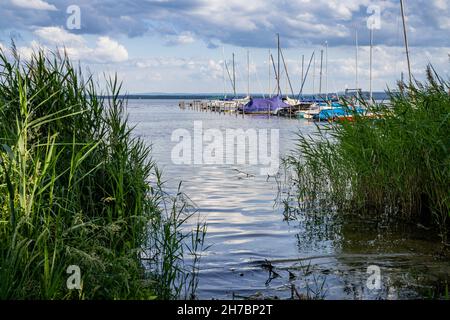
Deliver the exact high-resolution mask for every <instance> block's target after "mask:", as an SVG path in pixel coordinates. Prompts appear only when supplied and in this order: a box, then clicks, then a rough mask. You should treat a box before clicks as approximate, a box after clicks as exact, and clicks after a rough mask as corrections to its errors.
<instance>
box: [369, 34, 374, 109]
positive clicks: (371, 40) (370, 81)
mask: <svg viewBox="0 0 450 320" xmlns="http://www.w3.org/2000/svg"><path fill="white" fill-rule="evenodd" d="M369 63H370V72H369V74H370V79H369V90H370V101H372V100H373V89H372V68H373V26H371V28H370V62H369Z"/></svg>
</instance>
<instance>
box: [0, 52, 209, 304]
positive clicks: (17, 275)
mask: <svg viewBox="0 0 450 320" xmlns="http://www.w3.org/2000/svg"><path fill="white" fill-rule="evenodd" d="M120 87H121V85H120V84H118V82H117V80H116V79H112V80H110V81H109V82H108V92H107V94H106V95H104V96H102V95H100V94H98V92H97V89H96V85H95V83H94V82H93V80H92V78H91V77H89V78H87V79H84V78H83V75H82V73H81V71H80V70H77V69H76V68H75V67H74V66H73V65H72V64H71V62H70V61H69V60H68V58H67V57H66V56H65V55H60V54H53V53H49V52H44V51H38V52H36V53H34V54H33V56H32V57H31V59H29V60H28V61H22V60H21V59H20V57H19V56H18V54H17V52H16V50H15V49H14V46H13V49H12V50H11V52H3V51H0V299H155V298H161V299H168V298H176V297H178V295H179V292H180V290H179V287H180V286H181V285H182V283H183V281H181V280H180V279H185V278H186V274H185V269H184V267H183V239H184V238H185V237H186V236H188V235H189V234H187V233H182V232H181V227H182V224H183V222H184V221H185V219H186V218H185V215H186V214H187V211H188V208H187V206H186V203H185V202H184V201H183V199H181V198H180V194H181V193H180V194H178V195H175V196H174V197H169V196H168V195H167V194H165V193H164V190H163V187H162V183H161V180H160V173H159V172H158V170H157V168H156V166H155V163H154V162H153V161H152V160H151V158H150V149H149V147H147V146H146V145H145V144H144V143H143V142H142V141H141V140H140V139H138V138H135V137H134V136H133V135H132V130H131V129H130V127H129V125H128V122H127V117H126V110H125V108H126V101H125V100H123V99H120V98H119V93H120ZM162 202H164V203H167V202H171V203H173V206H170V207H169V208H167V206H166V207H164V206H162V205H161V204H162ZM178 203H182V204H181V205H179V204H178ZM202 231H205V230H204V229H202ZM155 252H156V253H157V254H152V253H155ZM143 256H146V257H147V258H148V260H146V261H148V264H149V269H146V268H145V267H144V263H143V259H142V258H143ZM70 265H76V266H78V267H79V268H80V271H81V288H80V289H78V290H69V289H68V288H67V280H68V277H69V276H70V274H68V273H67V268H68V267H69V266H70ZM155 265H156V266H157V265H164V268H165V269H164V272H161V268H153V266H155ZM147 270H150V272H148V271H147ZM168 270H170V272H169V271H168Z"/></svg>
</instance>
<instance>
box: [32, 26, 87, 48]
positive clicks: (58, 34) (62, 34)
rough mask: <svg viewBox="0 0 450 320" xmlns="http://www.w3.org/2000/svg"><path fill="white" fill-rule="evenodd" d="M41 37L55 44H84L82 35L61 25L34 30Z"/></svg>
mask: <svg viewBox="0 0 450 320" xmlns="http://www.w3.org/2000/svg"><path fill="white" fill-rule="evenodd" d="M34 33H35V34H36V35H37V36H38V37H40V38H41V39H43V40H45V41H47V42H50V43H55V44H61V43H62V44H83V43H84V39H83V37H82V36H79V35H76V34H73V33H70V32H68V31H66V30H65V29H63V28H60V27H43V28H39V29H37V30H35V31H34Z"/></svg>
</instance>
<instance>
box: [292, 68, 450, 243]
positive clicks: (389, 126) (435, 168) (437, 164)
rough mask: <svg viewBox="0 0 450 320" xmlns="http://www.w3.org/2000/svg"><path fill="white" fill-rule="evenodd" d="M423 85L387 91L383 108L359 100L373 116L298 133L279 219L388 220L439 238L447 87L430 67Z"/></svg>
mask: <svg viewBox="0 0 450 320" xmlns="http://www.w3.org/2000/svg"><path fill="white" fill-rule="evenodd" d="M427 75H428V80H427V82H426V83H424V84H423V83H420V82H416V83H415V85H414V86H412V87H410V88H406V86H405V84H402V83H400V84H399V86H400V91H398V92H396V93H394V92H391V93H389V95H390V99H391V103H390V105H372V104H371V103H369V102H366V101H361V103H362V104H364V105H365V107H366V108H367V110H368V111H369V112H370V113H372V114H373V115H374V116H373V117H366V116H360V115H358V114H355V115H354V119H353V121H351V122H340V123H331V124H329V125H327V126H325V128H318V132H319V133H318V134H317V136H307V135H304V134H301V133H300V134H299V137H298V143H297V147H296V149H295V150H294V151H293V153H292V154H291V155H290V156H288V157H286V158H285V159H284V164H285V166H286V168H288V169H289V172H291V173H292V175H291V176H290V177H289V181H288V185H289V187H288V189H287V191H286V194H287V196H286V197H285V198H284V202H285V206H286V208H288V210H287V212H286V217H287V218H289V216H290V215H291V214H295V213H296V212H298V210H301V211H302V212H304V211H305V210H306V211H307V212H323V211H327V212H330V211H333V212H337V213H340V214H346V213H350V214H357V215H360V216H362V217H364V216H370V217H371V218H373V217H375V218H380V219H387V220H390V219H394V220H397V221H399V220H400V221H406V222H412V223H416V224H419V225H420V226H422V227H425V228H430V230H433V231H430V233H431V232H433V233H434V234H438V235H440V236H441V238H442V239H443V240H444V241H446V239H447V236H448V233H449V229H450V228H449V218H450V217H449V214H450V189H449V187H448V186H449V185H450V155H449V149H450V96H449V94H448V92H449V82H446V81H444V80H443V79H441V78H440V77H439V76H438V75H437V73H436V72H435V71H434V69H433V68H432V67H431V66H430V67H428V69H427Z"/></svg>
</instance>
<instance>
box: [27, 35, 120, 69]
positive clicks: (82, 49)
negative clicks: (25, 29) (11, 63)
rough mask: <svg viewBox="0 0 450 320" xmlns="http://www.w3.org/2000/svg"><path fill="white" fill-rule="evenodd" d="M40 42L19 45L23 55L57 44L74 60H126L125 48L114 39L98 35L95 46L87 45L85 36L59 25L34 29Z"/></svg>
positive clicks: (109, 61)
mask: <svg viewBox="0 0 450 320" xmlns="http://www.w3.org/2000/svg"><path fill="white" fill-rule="evenodd" d="M34 34H35V35H37V36H38V37H39V40H40V42H37V41H33V42H31V45H30V46H28V47H21V48H20V52H21V54H22V56H23V57H25V58H28V57H30V56H31V53H32V52H33V50H36V49H37V48H49V47H54V46H55V45H58V46H59V48H58V49H59V50H60V51H65V52H66V53H67V54H68V55H69V57H71V58H72V59H75V60H83V61H87V62H93V63H111V62H112V63H114V62H124V61H126V60H128V51H127V49H126V48H125V47H124V46H123V45H121V44H120V43H118V42H117V41H116V40H113V39H111V38H110V37H107V36H102V37H98V38H97V40H96V44H95V47H91V46H89V45H88V43H87V41H86V39H85V38H83V37H82V36H80V35H76V34H73V33H70V32H68V31H67V30H65V29H63V28H60V27H43V28H38V29H36V30H35V31H34Z"/></svg>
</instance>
